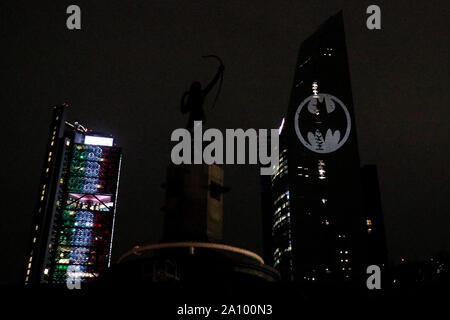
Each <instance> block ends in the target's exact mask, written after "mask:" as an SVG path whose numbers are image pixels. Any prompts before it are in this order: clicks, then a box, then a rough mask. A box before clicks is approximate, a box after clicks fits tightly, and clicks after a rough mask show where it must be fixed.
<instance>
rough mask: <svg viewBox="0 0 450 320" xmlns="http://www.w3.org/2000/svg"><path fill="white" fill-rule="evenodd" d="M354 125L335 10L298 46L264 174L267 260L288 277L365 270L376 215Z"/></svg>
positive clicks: (330, 277) (325, 278)
mask: <svg viewBox="0 0 450 320" xmlns="http://www.w3.org/2000/svg"><path fill="white" fill-rule="evenodd" d="M355 127H356V126H355V118H354V114H353V100H352V92H351V83H350V76H349V68H348V62H347V52H346V45H345V35H344V24H343V18H342V13H338V14H337V15H335V16H333V17H331V18H330V19H328V20H327V21H326V22H325V23H324V24H323V25H322V26H321V27H320V28H319V29H318V30H317V31H316V32H315V33H314V34H313V35H312V36H310V37H309V38H308V39H307V40H305V41H304V42H303V43H302V45H301V47H300V51H299V55H298V62H297V66H296V69H295V76H294V84H293V88H292V93H291V99H290V105H289V108H288V111H287V116H286V118H285V119H283V122H282V126H281V127H280V162H279V166H278V168H276V172H275V173H274V175H273V176H272V177H271V181H267V180H266V181H265V183H264V181H263V184H265V187H263V188H264V189H263V190H265V191H264V192H266V193H267V192H268V190H270V194H271V203H270V204H267V203H266V204H264V203H263V207H264V209H263V215H264V218H263V221H264V224H265V227H264V230H265V232H266V235H265V246H266V249H265V252H266V255H267V254H268V253H269V252H271V255H272V256H271V257H266V260H267V261H268V262H269V261H272V262H273V266H274V267H276V268H277V269H278V270H279V271H280V273H281V274H282V276H283V278H284V279H286V280H296V281H312V282H337V283H339V282H343V281H344V282H345V281H351V280H352V279H354V278H358V277H359V276H360V275H362V274H363V272H365V267H367V264H366V262H367V256H368V252H367V245H366V244H367V232H368V231H367V224H368V223H371V221H370V220H371V219H370V218H367V217H366V216H365V214H364V212H363V211H364V210H363V196H362V189H361V182H360V160H359V154H358V145H357V139H356V131H355ZM265 198H266V199H267V197H265ZM266 202H267V200H266ZM268 215H269V217H268ZM268 224H270V227H267V225H268ZM268 233H269V235H268Z"/></svg>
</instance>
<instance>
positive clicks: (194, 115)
mask: <svg viewBox="0 0 450 320" xmlns="http://www.w3.org/2000/svg"><path fill="white" fill-rule="evenodd" d="M210 57H211V58H216V59H217V60H218V61H219V62H220V65H219V68H218V70H217V73H216V75H215V76H214V78H213V79H212V80H211V81H210V82H209V84H208V85H207V86H206V87H205V88H204V89H202V85H201V84H200V82H198V81H194V82H192V84H191V87H190V89H189V91H186V92H185V93H184V94H183V96H182V98H181V112H182V113H188V112H189V119H188V123H187V129H189V130H192V129H193V128H194V121H203V120H205V112H204V111H203V104H204V102H205V97H206V96H207V95H208V93H209V92H210V91H211V89H212V88H214V86H215V85H216V83H217V81H219V79H220V85H219V89H218V91H217V95H216V98H215V100H214V102H213V107H214V106H215V104H216V101H217V98H218V97H219V93H220V89H221V87H222V81H223V71H224V69H225V67H224V65H223V63H222V60H221V59H220V58H219V57H218V56H215V55H209V56H203V58H210Z"/></svg>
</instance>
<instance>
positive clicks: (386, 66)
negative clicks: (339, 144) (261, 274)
mask: <svg viewBox="0 0 450 320" xmlns="http://www.w3.org/2000/svg"><path fill="white" fill-rule="evenodd" d="M92 2H93V1H78V0H76V1H70V2H65V1H57V2H54V3H53V4H51V5H50V4H45V3H44V2H41V1H36V2H33V4H30V3H28V2H23V3H21V2H19V1H10V2H8V3H5V2H4V1H2V3H1V4H0V9H1V17H0V20H1V24H0V27H1V30H0V34H1V39H2V46H1V48H2V49H1V55H2V58H1V79H2V90H1V95H0V106H1V118H0V119H1V120H0V130H1V136H2V142H1V149H2V152H1V154H2V156H1V167H0V168H1V169H0V182H1V184H0V188H1V194H2V201H1V207H0V257H1V261H2V263H1V264H0V270H1V274H2V277H1V279H0V283H2V284H4V283H22V281H23V277H24V263H25V254H26V247H27V244H28V241H29V239H30V228H31V216H32V214H33V210H34V207H35V204H36V200H37V193H38V186H39V178H40V173H41V168H42V164H43V161H44V156H45V155H44V152H45V144H46V141H47V136H48V126H49V121H50V117H51V108H50V107H51V106H53V105H57V104H60V103H62V102H67V103H69V104H70V105H71V107H70V111H69V119H71V120H79V121H80V122H81V123H83V124H84V125H85V126H87V127H88V128H91V129H94V130H98V131H103V132H105V133H108V134H109V133H111V134H112V135H113V136H115V137H116V141H117V143H118V144H119V145H120V146H121V147H123V152H124V158H123V168H122V175H121V179H120V189H119V204H118V205H119V207H118V215H117V220H116V233H115V237H114V246H113V260H115V259H117V258H118V257H119V256H120V255H121V254H123V253H124V252H126V251H128V250H129V249H131V248H132V247H133V246H135V245H139V244H148V243H154V242H157V241H159V240H160V237H161V230H162V222H163V214H162V212H161V211H160V208H161V207H162V206H163V204H164V190H163V189H161V187H160V185H161V183H163V182H164V180H165V170H166V166H167V164H168V162H169V161H170V150H171V147H172V145H173V144H172V143H171V142H170V134H171V132H172V131H173V130H174V129H175V128H178V127H184V126H185V124H186V121H187V119H186V117H185V116H184V115H182V114H181V113H180V112H179V102H180V97H181V95H182V93H183V92H184V91H185V90H186V89H188V86H189V84H190V82H191V81H192V80H199V81H201V82H202V83H205V82H207V81H209V80H210V79H211V77H212V76H213V75H214V73H215V71H216V68H217V63H216V62H215V61H214V60H204V59H202V58H201V56H202V55H205V54H217V55H220V56H221V57H222V59H223V60H224V63H225V66H226V70H225V76H224V83H223V88H222V93H221V95H220V97H219V100H218V102H217V105H216V107H215V108H214V109H213V110H211V109H210V108H209V107H208V105H209V106H210V105H211V103H212V100H213V96H214V94H215V93H216V92H215V91H212V94H211V96H210V97H209V98H208V100H207V101H206V104H205V105H206V114H207V125H208V126H209V127H216V128H219V129H225V128H243V129H246V128H256V129H258V128H276V127H278V126H279V124H280V121H281V117H282V116H283V114H284V113H285V112H286V110H287V106H288V102H289V96H290V91H291V86H292V80H293V76H294V69H295V65H296V57H297V52H298V49H299V46H300V43H301V42H302V41H303V40H304V39H305V38H306V37H308V36H309V35H310V34H311V33H313V32H314V31H315V30H316V28H317V27H318V26H319V25H320V24H321V23H322V22H323V21H324V20H326V19H327V18H328V17H329V16H331V15H333V14H335V13H336V12H337V11H339V10H340V9H343V10H344V19H345V27H346V36H347V47H348V54H349V63H350V74H351V80H352V88H353V97H354V106H355V107H354V108H355V113H356V115H355V116H356V122H357V135H358V143H359V150H360V156H361V163H362V164H376V165H377V166H378V171H379V180H380V188H381V196H382V204H383V210H384V217H385V225H386V232H387V238H388V239H387V240H388V246H389V253H390V258H391V259H395V260H398V259H399V258H400V257H406V258H407V259H408V258H410V259H422V258H426V257H429V256H430V255H431V254H433V253H436V252H437V251H439V250H449V249H450V232H449V231H450V228H449V226H450V212H449V208H450V205H449V170H448V165H449V163H450V161H449V160H450V159H449V152H448V149H449V148H448V147H449V139H448V137H449V131H450V130H449V104H448V101H449V100H450V97H449V93H448V83H450V81H449V65H448V63H449V62H448V61H449V60H448V57H449V56H450V54H449V37H448V29H449V22H448V21H450V16H449V9H448V8H449V7H448V3H446V2H444V1H415V2H414V4H413V2H412V1H395V4H394V3H393V1H376V2H373V1H317V0H315V1H299V0H297V1H258V2H255V1H251V2H250V1H248V2H247V4H244V3H243V1H179V0H178V1H167V0H165V1H104V2H100V1H95V3H92ZM256 3H258V5H256ZM344 3H345V4H344ZM374 3H376V4H378V5H379V6H380V7H381V10H382V30H379V31H370V30H368V29H367V28H366V18H367V14H366V13H365V12H366V8H367V6H368V5H370V4H374ZM70 4H77V5H79V6H80V7H81V10H82V30H80V31H69V30H67V28H66V18H67V14H66V13H65V11H66V8H67V6H68V5H70ZM445 150H447V151H445ZM225 183H226V185H227V186H230V187H231V191H230V193H228V194H227V195H226V196H225V207H224V241H225V242H226V243H228V244H232V245H236V246H239V247H243V248H246V249H249V250H254V251H256V252H257V253H260V254H261V253H262V234H261V231H262V228H261V216H260V211H261V210H260V196H259V169H258V168H257V167H256V166H250V165H240V166H238V165H228V166H225Z"/></svg>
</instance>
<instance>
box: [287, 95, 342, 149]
mask: <svg viewBox="0 0 450 320" xmlns="http://www.w3.org/2000/svg"><path fill="white" fill-rule="evenodd" d="M294 121H295V132H296V133H297V136H298V138H299V139H300V141H301V143H302V144H303V145H304V146H305V147H306V148H308V149H309V150H311V151H314V152H317V153H330V152H333V151H336V150H337V149H339V148H340V147H341V146H342V145H343V144H344V143H345V142H346V141H347V139H348V136H349V134H350V129H351V120H350V114H349V112H348V110H347V108H346V107H345V105H344V104H343V103H342V101H341V100H339V99H338V98H336V97H335V96H333V95H331V94H326V93H321V94H319V95H317V96H309V97H308V98H306V99H305V100H303V102H302V103H301V104H300V105H299V106H298V108H297V111H296V112H295V120H294Z"/></svg>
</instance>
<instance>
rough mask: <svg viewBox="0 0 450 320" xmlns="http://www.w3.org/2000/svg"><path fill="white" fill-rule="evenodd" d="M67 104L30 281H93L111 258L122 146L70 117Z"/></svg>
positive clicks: (59, 120) (43, 189)
mask: <svg viewBox="0 0 450 320" xmlns="http://www.w3.org/2000/svg"><path fill="white" fill-rule="evenodd" d="M67 108H68V106H67V105H66V104H64V105H61V106H59V107H55V108H54V109H53V120H52V123H51V127H50V136H49V140H48V145H47V152H46V159H45V163H44V167H43V172H42V176H41V184H40V191H39V199H38V205H37V208H36V210H35V212H34V214H33V228H32V229H33V230H32V240H31V246H30V250H29V256H28V261H27V269H26V276H25V283H26V284H29V283H30V284H38V283H52V284H63V283H66V282H67V281H68V280H69V281H72V280H74V281H75V280H79V281H80V282H87V281H90V280H92V279H94V278H96V277H97V276H98V274H99V273H100V272H101V271H102V270H103V269H104V268H106V267H107V266H109V264H110V259H111V249H112V240H113V231H114V220H115V214H116V203H117V193H118V183H119V175H120V165H121V149H120V148H118V147H116V146H114V139H113V138H112V137H107V136H104V135H101V134H98V133H95V132H93V131H91V130H88V129H86V128H85V127H83V126H82V125H80V124H78V123H74V124H72V123H69V122H67V121H66V120H65V118H66V112H67Z"/></svg>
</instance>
